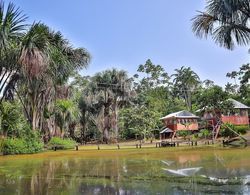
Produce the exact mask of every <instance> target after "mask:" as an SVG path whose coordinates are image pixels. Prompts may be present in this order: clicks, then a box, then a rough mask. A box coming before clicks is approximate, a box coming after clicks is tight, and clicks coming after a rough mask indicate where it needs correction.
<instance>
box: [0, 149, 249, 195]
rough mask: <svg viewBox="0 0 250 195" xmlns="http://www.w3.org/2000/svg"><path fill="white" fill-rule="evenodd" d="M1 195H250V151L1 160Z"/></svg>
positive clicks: (63, 154) (57, 154) (58, 154)
mask: <svg viewBox="0 0 250 195" xmlns="http://www.w3.org/2000/svg"><path fill="white" fill-rule="evenodd" d="M0 194H1V195H4V194H36V195H37V194H250V148H249V147H247V148H238V149H232V148H230V149H229V148H214V147H208V148H191V147H190V148H182V147H179V148H144V149H126V150H125V149H121V150H85V151H84V150H79V151H53V152H44V153H40V154H33V155H18V156H1V157H0Z"/></svg>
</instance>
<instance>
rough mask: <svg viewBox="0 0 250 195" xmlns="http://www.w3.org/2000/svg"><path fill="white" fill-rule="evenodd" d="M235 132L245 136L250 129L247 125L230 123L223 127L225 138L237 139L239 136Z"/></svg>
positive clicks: (222, 133)
mask: <svg viewBox="0 0 250 195" xmlns="http://www.w3.org/2000/svg"><path fill="white" fill-rule="evenodd" d="M231 129H232V130H233V131H235V132H236V133H238V134H245V133H246V132H247V130H248V129H249V127H248V126H247V125H237V126H236V125H233V124H230V123H226V124H225V125H223V126H222V129H221V135H222V136H223V137H235V136H237V135H236V134H235V133H234V132H233V131H231Z"/></svg>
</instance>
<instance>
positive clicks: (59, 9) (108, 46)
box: [5, 0, 249, 86]
mask: <svg viewBox="0 0 250 195" xmlns="http://www.w3.org/2000/svg"><path fill="white" fill-rule="evenodd" d="M5 2H9V1H5ZM11 2H13V3H14V4H15V5H16V6H18V7H20V9H21V10H22V11H23V13H25V14H26V15H27V16H28V17H29V19H28V22H29V23H33V22H34V21H37V22H38V21H40V22H43V23H45V24H47V25H48V26H50V27H51V28H52V29H53V30H55V31H61V32H62V34H63V35H64V36H65V38H67V39H69V40H70V42H71V43H72V44H73V45H74V46H75V47H84V48H86V49H87V50H88V51H89V52H90V54H91V56H92V60H91V63H90V64H89V67H88V69H87V70H83V71H81V73H82V74H83V75H93V74H94V73H96V72H99V71H103V70H105V69H110V68H113V67H114V68H117V69H124V70H126V71H127V72H128V73H129V75H130V76H132V75H134V74H135V73H136V71H137V68H138V66H139V65H140V64H145V62H146V60H147V59H151V61H152V62H153V63H154V64H160V65H162V66H163V67H164V68H165V70H166V72H168V73H169V74H170V75H171V74H173V73H174V69H176V68H177V69H179V68H180V67H181V66H187V67H191V69H192V70H194V71H195V72H196V73H197V74H198V75H199V76H200V78H201V80H205V79H210V80H213V81H215V83H216V84H219V85H221V86H223V85H225V84H226V83H227V82H228V81H231V82H233V81H232V80H230V79H229V78H226V73H227V72H231V71H234V70H238V69H239V67H240V66H241V65H242V64H245V63H248V60H249V53H248V48H246V47H237V48H235V49H234V50H233V51H229V50H226V49H225V48H221V47H219V46H218V45H216V44H215V43H214V42H213V41H212V40H211V39H208V40H205V39H199V38H197V37H195V35H194V34H193V32H192V29H191V24H192V22H191V19H192V18H193V17H194V16H195V15H196V14H197V12H196V11H197V10H200V11H202V10H204V6H205V1H204V0H192V1H190V0H189V1H187V0H71V1H69V0H41V1H34V0H13V1H11Z"/></svg>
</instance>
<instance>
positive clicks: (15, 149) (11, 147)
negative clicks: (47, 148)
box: [2, 138, 43, 155]
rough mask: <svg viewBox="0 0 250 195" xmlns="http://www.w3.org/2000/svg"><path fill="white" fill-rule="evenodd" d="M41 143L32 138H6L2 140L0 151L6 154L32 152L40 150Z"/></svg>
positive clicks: (41, 147)
mask: <svg viewBox="0 0 250 195" xmlns="http://www.w3.org/2000/svg"><path fill="white" fill-rule="evenodd" d="M42 149H43V144H42V143H41V142H40V141H39V140H38V139H34V138H33V139H32V138H7V139H5V140H4V141H3V144H2V152H3V154H4V155H6V154H32V153H37V152H40V151H42Z"/></svg>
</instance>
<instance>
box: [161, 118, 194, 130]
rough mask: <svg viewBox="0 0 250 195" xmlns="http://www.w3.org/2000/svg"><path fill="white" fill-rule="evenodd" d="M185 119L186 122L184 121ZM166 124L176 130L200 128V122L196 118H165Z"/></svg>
mask: <svg viewBox="0 0 250 195" xmlns="http://www.w3.org/2000/svg"><path fill="white" fill-rule="evenodd" d="M183 120H185V122H184V121H183ZM164 124H165V126H166V127H167V128H169V129H172V130H174V131H178V130H190V131H193V130H198V123H197V120H196V119H191V120H190V119H177V120H175V119H174V120H173V119H165V120H164Z"/></svg>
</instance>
